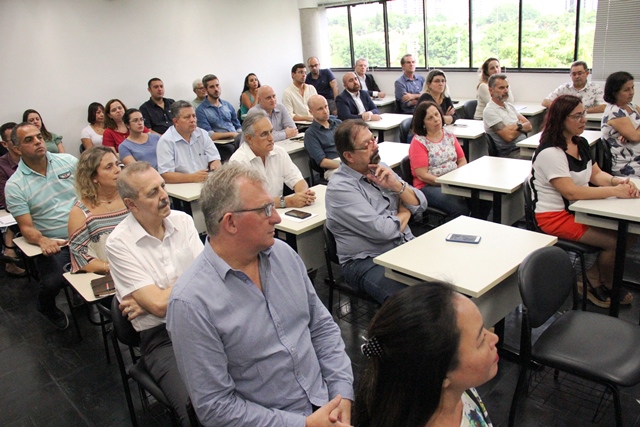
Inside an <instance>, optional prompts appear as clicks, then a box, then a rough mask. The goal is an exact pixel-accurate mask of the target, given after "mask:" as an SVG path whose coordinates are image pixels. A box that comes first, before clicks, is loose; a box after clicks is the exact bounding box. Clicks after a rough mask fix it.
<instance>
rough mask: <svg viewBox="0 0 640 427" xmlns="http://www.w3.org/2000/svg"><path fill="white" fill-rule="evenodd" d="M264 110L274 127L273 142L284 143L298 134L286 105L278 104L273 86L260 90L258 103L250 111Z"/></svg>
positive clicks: (260, 88)
mask: <svg viewBox="0 0 640 427" xmlns="http://www.w3.org/2000/svg"><path fill="white" fill-rule="evenodd" d="M255 110H263V111H264V112H265V113H267V116H268V117H269V121H270V122H271V126H273V140H274V141H282V140H283V139H289V138H291V137H293V136H296V135H297V134H298V128H296V124H295V122H294V121H293V119H292V118H291V116H290V115H289V113H288V112H287V109H286V108H285V106H284V105H282V104H278V99H277V98H276V93H275V91H274V90H273V88H272V87H271V86H267V85H264V86H260V87H259V88H258V103H257V104H256V105H255V106H254V107H251V109H250V110H249V111H255Z"/></svg>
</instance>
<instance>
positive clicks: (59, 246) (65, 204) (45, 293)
mask: <svg viewBox="0 0 640 427" xmlns="http://www.w3.org/2000/svg"><path fill="white" fill-rule="evenodd" d="M11 142H12V143H13V145H14V146H15V147H16V148H18V150H19V151H20V154H21V156H22V157H21V160H20V163H18V169H17V170H16V172H15V173H14V174H13V175H12V176H11V178H9V181H7V186H6V187H5V196H6V199H7V210H8V211H9V212H11V214H12V215H13V216H14V217H15V219H16V221H17V222H18V226H19V227H20V232H21V233H22V235H23V236H24V238H25V239H27V241H28V242H29V243H32V244H34V245H38V246H40V249H41V250H42V255H39V256H38V257H37V258H36V259H35V264H36V269H37V271H38V275H39V276H40V290H39V292H38V301H37V305H36V308H37V309H38V311H39V312H40V313H41V314H42V315H43V316H44V317H45V318H46V319H47V320H49V321H50V322H51V323H52V324H53V325H54V326H55V327H56V328H58V329H66V328H67V327H68V326H69V318H68V317H67V315H66V314H65V313H64V312H63V311H62V310H60V309H59V308H58V307H57V306H56V296H57V295H58V293H59V292H60V289H62V288H63V287H64V285H65V280H64V278H63V277H62V274H63V273H64V270H63V268H64V266H65V264H67V263H68V262H69V248H68V246H67V239H68V237H69V235H68V231H67V222H68V219H69V212H70V211H71V208H72V207H73V204H74V203H75V200H76V194H75V190H74V172H75V168H76V164H77V163H78V159H76V158H75V157H74V156H72V155H70V154H66V153H60V154H53V153H48V152H47V147H46V145H45V142H44V139H43V137H42V134H41V133H40V130H39V129H38V128H37V127H35V126H33V125H31V124H29V123H20V124H19V125H17V126H16V127H14V128H13V130H12V131H11Z"/></svg>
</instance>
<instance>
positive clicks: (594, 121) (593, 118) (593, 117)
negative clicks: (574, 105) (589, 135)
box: [586, 113, 604, 130]
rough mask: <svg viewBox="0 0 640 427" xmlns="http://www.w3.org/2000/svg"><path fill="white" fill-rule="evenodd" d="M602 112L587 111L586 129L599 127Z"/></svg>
mask: <svg viewBox="0 0 640 427" xmlns="http://www.w3.org/2000/svg"><path fill="white" fill-rule="evenodd" d="M603 114H604V113H589V114H587V125H586V128H587V129H598V130H599V129H601V126H602V116H603Z"/></svg>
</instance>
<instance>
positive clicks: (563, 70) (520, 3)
mask: <svg viewBox="0 0 640 427" xmlns="http://www.w3.org/2000/svg"><path fill="white" fill-rule="evenodd" d="M387 1H388V0H379V1H363V2H362V3H351V4H347V5H336V6H327V9H329V8H338V7H346V8H347V22H348V25H349V53H350V56H351V67H350V68H345V67H334V68H333V69H335V70H337V71H350V70H353V69H354V68H355V61H356V59H357V58H356V56H355V49H354V43H353V28H352V21H351V8H352V7H355V6H358V5H361V4H371V3H381V4H382V14H383V15H382V19H383V23H384V43H385V57H386V58H385V62H386V67H385V68H378V71H396V70H401V69H402V68H401V67H391V66H390V63H391V58H390V56H391V55H390V52H389V20H388V16H387ZM575 1H576V4H575V8H576V22H575V29H574V34H575V39H574V46H573V60H574V61H577V60H578V59H579V57H578V51H579V46H580V7H581V3H582V0H575ZM426 2H427V0H423V10H424V11H426V10H427V8H426V6H427V5H426ZM472 2H473V0H469V26H468V32H469V66H468V67H440V68H442V69H443V70H446V71H453V72H458V71H461V72H467V71H476V68H475V67H473V66H472V64H473V13H472V11H473V9H472ZM522 6H523V0H519V1H518V66H517V67H509V72H510V73H514V72H515V73H566V72H567V70H569V67H567V68H525V67H522V18H523V7H522ZM422 23H423V26H424V27H423V28H424V31H423V32H422V34H423V38H424V46H425V52H424V62H425V66H424V67H416V68H417V69H419V70H428V69H429V63H428V57H427V49H426V46H427V16H426V12H425V13H423V16H422Z"/></svg>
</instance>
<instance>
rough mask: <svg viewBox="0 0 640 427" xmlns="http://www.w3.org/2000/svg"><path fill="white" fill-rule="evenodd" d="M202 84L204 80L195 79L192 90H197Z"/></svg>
mask: <svg viewBox="0 0 640 427" xmlns="http://www.w3.org/2000/svg"><path fill="white" fill-rule="evenodd" d="M201 83H202V79H195V80H194V81H193V83H191V89H193V90H195V89H196V88H197V87H198V85H199V84H201Z"/></svg>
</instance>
